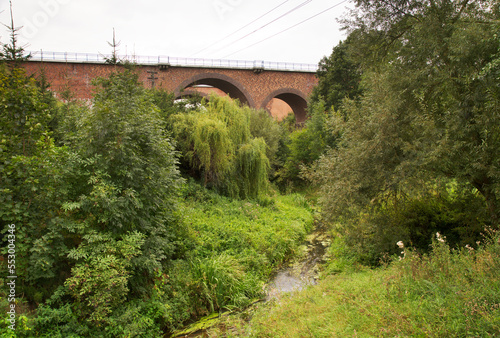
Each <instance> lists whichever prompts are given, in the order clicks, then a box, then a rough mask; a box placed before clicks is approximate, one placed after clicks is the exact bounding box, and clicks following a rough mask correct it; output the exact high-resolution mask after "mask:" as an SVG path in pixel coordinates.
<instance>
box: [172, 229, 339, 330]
mask: <svg viewBox="0 0 500 338" xmlns="http://www.w3.org/2000/svg"><path fill="white" fill-rule="evenodd" d="M330 243H331V238H330V236H329V234H328V231H327V229H326V228H325V227H324V226H323V225H321V224H320V225H318V226H317V227H316V229H315V231H314V232H313V233H311V234H310V235H309V236H307V238H306V241H305V243H304V245H302V246H301V248H300V250H301V253H300V254H299V255H298V257H297V258H296V259H294V260H293V261H290V262H288V264H286V265H285V266H284V267H283V268H282V269H281V270H279V271H278V272H277V273H276V274H275V276H274V277H273V278H272V279H271V281H270V282H269V283H268V285H267V286H266V288H265V290H266V298H265V301H271V300H277V299H279V298H280V297H281V296H282V295H283V294H285V293H290V292H294V291H299V290H302V289H303V288H304V287H306V286H308V285H314V284H316V283H317V280H318V278H319V274H320V266H321V264H322V263H324V261H325V258H326V252H327V248H328V247H329V246H330ZM210 320H212V319H210ZM213 320H214V321H213V324H212V325H213V326H215V327H219V329H220V330H221V331H229V332H230V331H231V330H232V329H231V328H228V327H225V326H224V325H223V324H219V322H218V321H217V320H216V318H213ZM198 323H199V324H202V323H200V322H198ZM205 324H206V325H207V326H205V328H203V329H201V330H198V331H196V332H194V333H191V334H188V335H180V336H177V337H183V338H187V337H189V338H193V337H209V335H208V334H207V330H208V329H209V327H210V326H211V324H210V323H209V320H206V319H205Z"/></svg>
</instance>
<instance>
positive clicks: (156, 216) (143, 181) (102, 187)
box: [67, 71, 181, 273]
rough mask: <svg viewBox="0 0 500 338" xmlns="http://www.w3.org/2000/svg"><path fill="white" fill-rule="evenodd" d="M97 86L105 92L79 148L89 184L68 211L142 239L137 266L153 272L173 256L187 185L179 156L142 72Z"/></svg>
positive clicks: (84, 123) (84, 122)
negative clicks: (179, 197)
mask: <svg viewBox="0 0 500 338" xmlns="http://www.w3.org/2000/svg"><path fill="white" fill-rule="evenodd" d="M97 84H98V85H99V86H100V87H101V90H100V91H99V92H98V93H96V95H95V97H94V106H93V108H92V112H91V113H90V114H86V115H83V116H81V120H80V126H79V127H80V128H79V132H78V134H77V136H76V138H75V141H77V143H75V144H74V147H75V148H77V150H78V151H79V153H80V154H81V156H82V157H83V158H85V161H84V162H83V171H84V173H83V175H84V177H85V178H86V181H87V182H86V184H83V185H82V186H81V187H79V189H80V190H78V194H76V196H78V197H77V199H76V200H75V201H74V203H73V204H69V205H68V206H67V209H68V210H69V209H71V210H73V211H74V212H75V213H77V214H78V213H80V215H81V217H84V218H85V219H86V222H87V224H88V225H89V226H91V227H93V228H94V229H99V230H104V229H106V231H111V232H113V233H114V234H117V235H119V234H121V235H123V234H126V233H127V232H129V231H131V232H134V231H139V232H140V233H142V234H144V235H145V236H146V239H145V243H144V245H143V247H142V251H143V252H142V254H141V255H139V256H138V257H137V258H136V259H135V260H134V261H135V264H137V266H140V267H141V268H142V269H146V270H148V271H149V273H152V271H153V270H154V269H155V268H158V267H159V262H160V261H162V260H164V259H166V258H168V257H171V256H172V255H173V254H174V251H175V247H174V245H173V243H172V240H173V238H174V237H175V235H174V234H175V231H176V230H174V229H175V224H176V220H175V218H174V216H173V211H174V200H175V196H176V195H175V194H176V189H177V188H178V186H179V183H180V182H181V181H180V179H179V174H178V170H177V168H176V164H177V160H176V155H175V152H174V149H173V147H172V145H171V142H170V140H169V139H168V137H167V136H166V135H165V134H164V128H163V126H164V125H163V124H162V121H161V119H160V117H159V116H158V111H157V109H156V107H155V106H154V105H153V103H152V100H151V97H150V95H149V94H148V92H146V91H145V90H144V89H143V88H142V87H141V86H140V84H139V83H138V82H137V75H135V74H134V73H132V72H130V71H125V72H123V73H115V74H113V75H111V77H110V78H109V79H101V80H99V81H98V83H97ZM77 189H78V188H77Z"/></svg>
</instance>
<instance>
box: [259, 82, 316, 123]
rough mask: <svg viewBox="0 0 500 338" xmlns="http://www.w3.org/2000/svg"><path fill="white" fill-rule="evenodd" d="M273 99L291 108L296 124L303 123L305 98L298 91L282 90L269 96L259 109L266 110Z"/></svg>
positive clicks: (305, 113)
mask: <svg viewBox="0 0 500 338" xmlns="http://www.w3.org/2000/svg"><path fill="white" fill-rule="evenodd" d="M274 98H277V99H280V100H283V101H285V102H286V103H287V104H288V105H289V106H290V108H292V110H293V113H294V115H295V121H296V122H297V123H303V122H305V120H306V115H307V96H306V95H305V94H304V93H302V92H301V91H300V90H297V89H293V88H282V89H278V90H275V91H274V92H272V93H271V94H269V95H268V96H267V97H266V98H265V99H264V101H263V102H262V105H261V108H263V109H266V106H267V104H268V103H269V102H270V101H271V100H272V99H274Z"/></svg>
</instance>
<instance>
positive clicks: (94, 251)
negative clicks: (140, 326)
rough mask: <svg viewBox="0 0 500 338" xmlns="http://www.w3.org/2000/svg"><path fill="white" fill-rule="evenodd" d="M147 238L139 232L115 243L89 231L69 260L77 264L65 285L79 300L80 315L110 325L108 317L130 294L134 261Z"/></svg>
mask: <svg viewBox="0 0 500 338" xmlns="http://www.w3.org/2000/svg"><path fill="white" fill-rule="evenodd" d="M144 237H145V236H144V235H142V234H140V233H138V232H136V233H133V234H128V235H126V236H124V237H123V238H122V239H121V240H119V241H116V240H114V239H113V238H112V236H111V235H109V234H103V233H99V232H96V231H90V232H89V233H88V234H87V235H85V236H83V238H82V240H83V241H82V243H81V244H80V245H79V246H78V247H77V248H75V249H73V250H71V251H70V253H69V255H68V257H69V258H70V259H74V260H76V261H77V264H76V265H75V266H74V267H73V268H72V269H71V277H70V278H68V279H67V280H66V281H65V283H64V284H65V286H66V287H68V289H69V293H70V294H71V295H72V296H73V297H74V298H75V299H76V307H77V308H78V309H79V312H80V313H79V315H80V316H82V317H83V318H87V320H88V321H91V322H92V323H94V324H96V325H102V324H105V323H107V324H109V322H108V321H107V317H108V316H109V315H110V314H111V313H112V311H113V309H115V308H117V307H118V306H119V305H121V304H122V303H123V301H124V300H125V298H126V296H127V294H128V291H129V289H128V285H127V284H128V279H129V276H130V274H131V272H130V267H131V265H132V264H131V259H132V258H133V257H135V256H137V255H138V254H139V253H140V247H141V246H142V244H143V243H144Z"/></svg>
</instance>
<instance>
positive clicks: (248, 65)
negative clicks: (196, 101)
mask: <svg viewBox="0 0 500 338" xmlns="http://www.w3.org/2000/svg"><path fill="white" fill-rule="evenodd" d="M31 55H32V57H31V60H32V61H47V62H78V63H102V64H104V63H106V60H108V59H110V58H111V57H112V56H111V55H108V54H89V53H67V52H46V51H38V52H31ZM118 58H119V59H120V60H127V61H130V62H134V63H137V64H139V65H147V66H156V65H157V66H159V67H162V68H168V67H170V66H172V67H196V68H222V69H251V70H256V71H257V72H262V71H264V70H271V71H284V72H286V71H289V72H305V73H315V72H316V71H317V70H318V65H315V64H307V63H291V62H272V61H261V60H255V61H245V60H227V59H203V58H181V57H171V56H163V55H160V56H138V55H133V56H132V55H124V56H118Z"/></svg>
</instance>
